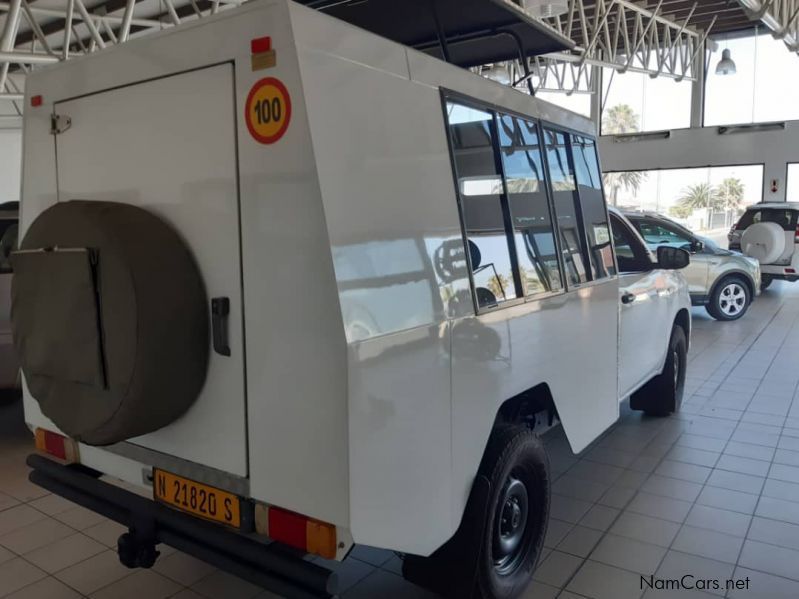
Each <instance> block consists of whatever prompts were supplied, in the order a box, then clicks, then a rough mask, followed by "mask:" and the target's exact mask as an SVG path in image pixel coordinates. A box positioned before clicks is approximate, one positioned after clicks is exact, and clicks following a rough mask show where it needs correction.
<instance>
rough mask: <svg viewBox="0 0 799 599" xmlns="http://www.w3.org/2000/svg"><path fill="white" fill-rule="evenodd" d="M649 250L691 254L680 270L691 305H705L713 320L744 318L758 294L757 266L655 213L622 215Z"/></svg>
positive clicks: (748, 259)
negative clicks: (664, 248)
mask: <svg viewBox="0 0 799 599" xmlns="http://www.w3.org/2000/svg"><path fill="white" fill-rule="evenodd" d="M624 215H625V216H626V217H627V218H628V219H629V220H630V222H632V224H633V226H634V227H635V228H636V229H637V230H638V232H639V233H641V236H642V237H643V238H644V241H645V242H646V244H647V245H648V246H649V248H650V249H652V250H654V249H656V248H657V247H658V246H661V245H667V246H671V247H679V248H683V249H685V250H688V251H689V252H691V263H690V264H689V265H688V267H687V268H686V269H685V270H683V274H684V275H685V278H686V279H687V281H688V290H689V292H690V294H691V303H692V304H693V305H694V306H704V307H705V309H706V310H707V311H708V313H709V314H710V315H711V316H712V317H713V318H715V319H716V320H736V319H738V318H740V317H741V316H743V315H744V314H745V313H746V311H747V310H748V309H749V305H750V304H751V302H752V300H753V299H754V297H755V296H757V295H759V294H760V263H759V262H758V261H757V260H755V259H754V258H749V257H747V256H743V255H741V254H739V253H738V252H732V251H730V250H725V249H723V248H721V247H719V246H718V245H717V244H716V243H715V242H714V241H712V240H710V239H708V238H706V237H700V236H699V235H696V234H695V233H693V232H691V231H689V230H688V229H686V228H685V227H683V226H682V225H680V224H679V223H677V222H675V221H673V220H671V219H670V218H667V217H665V216H663V215H661V214H657V213H655V212H633V211H628V212H625V213H624Z"/></svg>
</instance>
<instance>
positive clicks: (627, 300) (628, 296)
mask: <svg viewBox="0 0 799 599" xmlns="http://www.w3.org/2000/svg"><path fill="white" fill-rule="evenodd" d="M634 301H635V294H634V293H630V292H629V291H627V292H625V293H624V294H623V295H622V296H621V303H622V304H632V303H633V302H634Z"/></svg>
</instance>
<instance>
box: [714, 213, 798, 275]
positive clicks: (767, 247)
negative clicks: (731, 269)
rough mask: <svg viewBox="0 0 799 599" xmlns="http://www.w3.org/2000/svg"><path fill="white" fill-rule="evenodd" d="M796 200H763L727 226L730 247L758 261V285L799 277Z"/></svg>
mask: <svg viewBox="0 0 799 599" xmlns="http://www.w3.org/2000/svg"><path fill="white" fill-rule="evenodd" d="M797 215H799V202H764V203H760V204H753V205H752V206H749V207H748V208H747V209H746V210H745V211H744V213H743V214H742V215H741V218H739V219H738V222H737V223H735V225H734V226H733V227H732V229H730V232H729V234H728V235H727V239H728V241H729V248H730V249H731V250H738V251H740V252H743V253H744V254H745V255H747V256H751V257H753V258H756V259H757V260H758V261H759V262H760V270H761V272H762V276H761V283H760V288H761V289H766V288H768V286H769V285H771V283H772V282H773V281H776V280H782V281H790V282H794V281H797V280H799V252H797V251H796V248H797V244H799V222H797Z"/></svg>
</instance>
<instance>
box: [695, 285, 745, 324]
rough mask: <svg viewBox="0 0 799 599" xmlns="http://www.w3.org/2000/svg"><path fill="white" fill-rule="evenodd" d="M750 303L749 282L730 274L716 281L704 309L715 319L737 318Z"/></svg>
mask: <svg viewBox="0 0 799 599" xmlns="http://www.w3.org/2000/svg"><path fill="white" fill-rule="evenodd" d="M751 303H752V293H751V292H750V290H749V284H748V282H747V281H746V280H744V279H743V278H741V277H739V276H736V275H730V276H727V277H724V278H723V279H722V280H721V281H719V282H718V283H716V286H715V287H714V288H713V293H711V294H710V301H709V302H708V304H707V306H705V309H706V310H707V312H708V314H710V315H711V316H712V317H713V318H715V319H716V320H738V319H739V318H740V317H741V316H743V315H744V314H746V311H747V310H748V309H749V305H750V304H751Z"/></svg>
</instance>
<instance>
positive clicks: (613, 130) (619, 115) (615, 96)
mask: <svg viewBox="0 0 799 599" xmlns="http://www.w3.org/2000/svg"><path fill="white" fill-rule="evenodd" d="M653 61H654V58H653ZM653 66H654V65H653ZM602 71H603V72H602V98H601V99H602V121H601V131H602V135H614V134H618V133H633V132H636V131H660V130H663V129H683V128H686V127H690V126H691V87H692V86H691V82H690V81H680V82H676V81H675V80H674V79H671V78H669V77H663V76H661V77H657V78H655V79H652V78H651V77H649V75H644V74H642V73H632V72H627V73H624V74H621V73H618V72H616V71H614V70H613V69H603V70H602Z"/></svg>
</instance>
